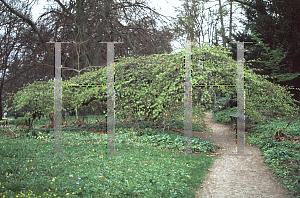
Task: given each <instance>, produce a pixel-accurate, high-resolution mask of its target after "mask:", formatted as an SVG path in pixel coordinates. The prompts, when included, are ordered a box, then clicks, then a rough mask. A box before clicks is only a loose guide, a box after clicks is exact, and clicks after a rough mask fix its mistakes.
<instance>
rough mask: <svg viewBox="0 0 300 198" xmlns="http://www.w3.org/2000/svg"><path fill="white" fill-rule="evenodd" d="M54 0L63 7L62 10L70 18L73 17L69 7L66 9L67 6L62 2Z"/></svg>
mask: <svg viewBox="0 0 300 198" xmlns="http://www.w3.org/2000/svg"><path fill="white" fill-rule="evenodd" d="M54 1H55V2H56V3H58V5H59V6H60V7H61V8H62V9H63V11H64V12H66V13H68V14H69V16H70V18H72V19H74V18H75V17H74V15H73V14H72V13H71V12H70V11H69V9H67V8H66V7H65V5H64V4H62V3H61V2H60V1H59V0H54Z"/></svg>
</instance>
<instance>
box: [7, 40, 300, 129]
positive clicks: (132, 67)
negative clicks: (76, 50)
mask: <svg viewBox="0 0 300 198" xmlns="http://www.w3.org/2000/svg"><path fill="white" fill-rule="evenodd" d="M229 53H230V52H229V51H224V50H223V49H222V48H221V47H219V46H217V47H216V46H211V45H208V44H206V45H203V46H201V47H197V46H194V47H193V48H192V62H193V63H198V61H199V60H201V61H202V63H203V70H202V69H201V68H200V66H199V65H198V64H195V65H194V64H193V65H192V75H193V78H192V82H193V84H194V85H197V84H205V83H207V82H208V80H209V79H208V74H209V73H212V74H213V75H211V76H210V77H209V78H210V81H211V82H212V83H213V82H218V83H220V84H235V83H236V75H235V73H236V61H234V60H233V59H231V58H230V57H229ZM184 56H185V52H184V51H182V52H181V53H177V54H158V55H149V56H137V57H135V58H133V57H129V58H122V57H118V58H116V59H117V60H118V62H116V63H115V72H116V74H115V84H116V86H115V90H116V116H122V115H128V116H132V117H133V118H134V119H136V120H139V119H143V118H145V117H147V118H148V119H149V120H150V121H152V122H153V123H154V124H155V125H157V126H161V125H162V120H163V119H164V117H165V115H166V114H168V113H170V115H171V117H176V116H179V115H180V114H181V116H182V114H183V109H182V108H183V102H184V100H183V94H184V84H183V83H184V82H185V80H184V78H183V76H184V67H183V65H184ZM265 78H266V77H264V76H259V75H257V74H255V73H253V71H252V70H250V69H249V68H247V70H246V73H245V79H246V83H245V89H246V114H247V115H249V118H250V119H251V120H254V121H264V120H265V116H266V115H267V114H268V112H266V111H265V109H272V110H273V112H272V115H273V116H274V117H276V116H279V115H290V114H293V113H295V112H297V110H298V108H297V107H296V105H295V100H293V99H291V95H290V94H289V92H288V91H287V90H286V88H285V87H281V86H279V85H274V84H272V83H271V82H269V81H267V80H266V79H265ZM105 82H106V67H104V68H100V69H96V70H94V71H91V72H86V73H85V74H83V75H81V76H80V77H78V76H76V77H74V78H72V79H70V80H69V81H65V82H63V84H72V83H74V84H78V83H84V84H91V83H97V84H99V85H100V84H105ZM37 86H39V87H43V88H42V89H44V90H46V89H47V88H48V90H49V91H45V92H44V94H43V95H42V96H41V95H40V96H38V94H37V93H39V92H40V91H39V90H37ZM265 87H271V88H272V90H270V89H266V88H265ZM24 90H28V91H26V92H27V93H30V94H24ZM36 90H37V91H36ZM51 92H52V93H53V87H51V83H49V82H47V83H45V82H36V83H34V84H32V85H27V86H25V87H23V89H22V90H20V91H19V92H18V93H17V94H16V95H15V96H14V97H13V101H14V102H15V105H16V107H17V108H18V109H21V108H23V107H24V106H25V105H28V104H29V101H30V100H32V98H33V97H34V96H35V97H39V99H40V101H41V104H40V105H41V106H42V111H43V112H45V113H49V112H51V111H53V105H52V104H53V102H51V103H50V102H47V101H45V100H49V101H51V100H53V95H52V94H50V93H51ZM220 92H222V93H224V94H225V96H230V95H231V94H236V88H235V87H233V88H228V87H220ZM46 93H49V94H48V95H47V94H46ZM32 94H35V95H34V96H33V95H32ZM195 95H198V96H200V100H201V102H202V104H201V105H202V106H204V105H205V104H206V106H207V108H212V106H213V103H211V101H212V98H213V97H214V94H213V90H211V91H209V89H208V88H204V89H198V90H197V89H196V88H195V89H193V97H195ZM67 97H70V98H74V100H67V99H66V98H67ZM106 97H107V96H106V88H105V87H97V88H96V87H93V88H88V89H82V90H81V91H78V89H77V90H76V88H74V87H71V88H68V89H63V106H64V107H67V106H73V107H77V108H79V107H82V106H85V105H88V104H89V103H92V102H93V101H97V102H99V103H103V104H105V103H106ZM177 101H178V102H177ZM262 105H263V107H264V109H262ZM170 106H173V107H176V108H179V109H180V108H181V110H182V111H179V110H178V109H176V108H175V109H174V108H169V107H170ZM63 109H64V108H63ZM176 112H177V114H176ZM171 117H170V119H171Z"/></svg>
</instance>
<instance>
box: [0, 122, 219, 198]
mask: <svg viewBox="0 0 300 198" xmlns="http://www.w3.org/2000/svg"><path fill="white" fill-rule="evenodd" d="M18 119H19V118H18ZM91 121H92V119H91ZM40 122H41V123H42V122H45V120H42V119H41V121H40ZM178 122H179V121H178ZM41 123H38V122H36V125H35V128H34V129H32V130H24V129H23V130H21V129H18V128H12V129H11V130H12V131H14V132H18V133H20V134H19V135H17V136H8V137H6V136H3V135H1V138H0V149H1V155H0V158H1V161H2V163H1V165H0V171H1V172H0V173H1V174H0V196H1V197H16V196H18V197H184V198H186V197H194V196H195V190H196V189H197V188H199V187H200V185H201V183H202V182H203V180H204V178H205V175H206V174H207V172H208V169H209V168H210V167H211V166H212V164H213V160H214V158H213V157H211V156H209V155H208V154H209V153H210V152H214V151H215V149H216V145H214V144H213V143H212V142H209V141H204V140H201V139H200V138H196V137H193V138H192V141H191V143H192V145H193V151H194V152H197V153H199V154H194V155H193V156H182V155H183V154H184V153H183V148H184V147H183V140H184V139H183V136H181V135H178V134H172V133H170V132H169V131H166V130H164V133H162V131H161V130H158V129H151V128H149V127H147V126H148V125H149V123H146V122H144V123H142V124H141V125H140V126H139V129H137V128H134V127H133V126H134V124H133V123H128V124H127V125H123V126H122V125H116V126H115V133H116V136H115V138H116V144H115V153H116V154H120V156H107V155H106V140H105V139H106V135H105V134H102V135H92V134H91V133H90V132H89V130H91V127H96V126H93V124H90V126H89V127H90V128H89V127H86V128H84V129H83V128H79V127H77V126H74V125H73V126H69V127H68V128H63V136H62V137H63V141H62V142H63V145H62V148H63V153H64V154H68V155H69V156H53V155H52V156H51V155H50V156H48V155H47V154H53V147H54V142H53V130H49V129H48V130H42V129H38V126H41ZM177 125H180V124H177ZM181 125H182V123H181ZM193 126H194V127H195V128H198V129H199V128H201V127H202V126H196V125H195V124H194V125H193ZM98 128H99V127H98ZM179 128H180V127H179ZM202 128H203V127H202ZM0 130H1V133H4V132H5V133H7V132H8V131H10V130H7V129H0Z"/></svg>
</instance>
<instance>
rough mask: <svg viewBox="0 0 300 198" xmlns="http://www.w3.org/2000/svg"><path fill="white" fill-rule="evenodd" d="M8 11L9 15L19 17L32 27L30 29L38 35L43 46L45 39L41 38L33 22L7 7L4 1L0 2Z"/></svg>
mask: <svg viewBox="0 0 300 198" xmlns="http://www.w3.org/2000/svg"><path fill="white" fill-rule="evenodd" d="M0 1H1V2H2V3H3V4H4V5H5V6H6V7H7V8H8V9H9V11H10V12H11V13H13V14H15V15H17V16H18V17H20V18H21V19H23V20H24V21H25V22H26V23H27V24H28V25H30V26H31V27H32V29H33V30H34V31H35V32H36V33H37V34H38V36H39V37H40V39H41V42H42V43H43V44H45V39H44V38H43V36H42V35H41V33H40V31H39V30H38V29H37V27H36V25H35V24H34V22H32V21H31V20H30V19H29V18H27V17H26V16H24V15H23V14H21V13H19V12H18V11H16V10H15V9H13V8H12V7H10V5H8V4H7V3H6V2H5V1H4V0H0Z"/></svg>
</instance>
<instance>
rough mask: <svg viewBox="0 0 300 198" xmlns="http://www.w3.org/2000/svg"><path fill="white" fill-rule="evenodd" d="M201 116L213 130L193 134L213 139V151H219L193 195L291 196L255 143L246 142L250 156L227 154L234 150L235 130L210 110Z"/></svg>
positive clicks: (201, 196)
mask: <svg viewBox="0 0 300 198" xmlns="http://www.w3.org/2000/svg"><path fill="white" fill-rule="evenodd" d="M204 120H205V123H206V124H208V125H209V127H210V128H211V129H212V132H194V131H193V135H195V136H196V137H201V138H202V139H204V140H210V141H212V142H214V143H215V144H216V145H218V146H219V147H221V149H218V150H217V151H216V153H219V154H221V155H220V157H219V158H218V159H216V160H215V161H214V164H213V166H212V168H211V171H210V172H209V173H208V174H207V175H206V177H205V180H204V182H203V185H202V186H201V188H200V189H198V190H197V196H196V197H195V198H206V197H207V198H208V197H209V198H210V197H212V198H215V197H218V198H223V197H224V198H225V197H226V198H227V197H228V198H235V197H238V198H242V197H245V198H246V197H247V198H252V197H255V198H259V197H268V198H269V197H272V198H281V197H282V198H290V197H291V198H292V197H294V196H292V195H290V194H286V192H288V190H286V189H284V188H283V184H281V183H280V181H279V179H278V178H277V177H276V176H275V175H273V174H272V171H271V170H269V169H268V168H269V166H268V164H266V163H264V159H265V158H264V157H263V154H262V153H261V152H260V151H259V148H258V147H256V146H250V145H247V142H246V147H245V149H244V153H245V154H253V156H228V154H235V151H236V144H235V131H234V130H233V128H232V127H231V126H230V125H228V124H221V123H218V122H216V121H215V120H214V119H212V113H206V117H205V119H204Z"/></svg>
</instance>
